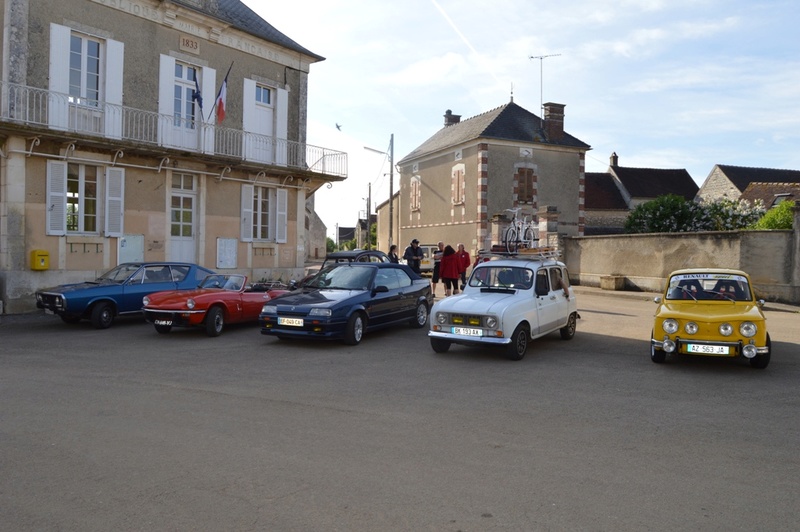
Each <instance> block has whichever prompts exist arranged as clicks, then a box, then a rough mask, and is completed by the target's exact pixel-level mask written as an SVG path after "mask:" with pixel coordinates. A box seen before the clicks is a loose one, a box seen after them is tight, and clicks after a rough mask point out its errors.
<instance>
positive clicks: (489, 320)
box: [486, 316, 497, 329]
mask: <svg viewBox="0 0 800 532" xmlns="http://www.w3.org/2000/svg"><path fill="white" fill-rule="evenodd" d="M486 327H488V328H489V329H494V328H495V327H497V318H495V317H494V316H487V317H486Z"/></svg>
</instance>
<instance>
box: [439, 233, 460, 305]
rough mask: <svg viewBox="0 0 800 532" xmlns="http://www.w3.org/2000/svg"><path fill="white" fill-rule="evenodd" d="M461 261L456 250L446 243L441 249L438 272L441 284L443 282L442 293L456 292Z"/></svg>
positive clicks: (446, 294) (453, 293) (454, 293)
mask: <svg viewBox="0 0 800 532" xmlns="http://www.w3.org/2000/svg"><path fill="white" fill-rule="evenodd" d="M460 269H461V263H460V262H459V258H458V256H457V255H456V250H454V249H453V246H451V245H449V244H448V245H447V247H445V248H444V250H443V251H442V259H441V265H440V267H439V273H440V274H441V277H442V284H444V295H445V296H449V295H451V294H452V295H456V294H457V293H458V277H459V270H460Z"/></svg>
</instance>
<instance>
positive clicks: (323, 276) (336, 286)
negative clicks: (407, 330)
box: [259, 262, 432, 345]
mask: <svg viewBox="0 0 800 532" xmlns="http://www.w3.org/2000/svg"><path fill="white" fill-rule="evenodd" d="M431 303H432V296H431V285H430V282H429V281H428V280H427V279H423V278H422V277H420V276H419V275H417V274H416V273H414V272H413V271H412V270H411V268H409V267H408V266H406V265H405V264H392V263H384V262H352V263H339V264H331V265H330V266H327V267H325V268H323V269H322V270H321V271H320V272H319V274H317V275H316V276H315V277H314V278H313V279H312V280H311V281H310V282H309V283H308V284H306V285H304V286H303V287H302V288H301V289H300V290H298V291H295V292H290V293H288V294H285V295H283V296H281V297H279V298H276V299H273V300H272V301H268V302H267V303H265V304H264V308H263V309H262V310H261V315H260V316H259V322H260V323H261V327H262V328H261V333H262V334H268V335H274V336H277V337H278V338H341V339H343V340H344V342H345V343H346V344H349V345H356V344H358V343H359V342H361V338H362V336H363V335H364V332H366V331H370V330H373V329H378V328H381V327H388V326H390V325H395V324H398V323H408V324H410V325H411V326H412V327H416V328H421V327H425V324H426V323H427V322H428V310H429V309H430V307H431Z"/></svg>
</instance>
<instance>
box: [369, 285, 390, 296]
mask: <svg viewBox="0 0 800 532" xmlns="http://www.w3.org/2000/svg"><path fill="white" fill-rule="evenodd" d="M388 291H389V287H388V286H386V285H383V284H379V285H378V286H376V287H375V288H373V289H372V293H373V294H380V293H382V292H388Z"/></svg>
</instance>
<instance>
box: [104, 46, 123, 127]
mask: <svg viewBox="0 0 800 532" xmlns="http://www.w3.org/2000/svg"><path fill="white" fill-rule="evenodd" d="M124 59H125V45H124V44H122V43H121V42H119V41H113V40H111V39H108V40H106V72H105V84H106V88H105V102H106V103H109V104H112V107H106V109H105V135H106V137H110V138H114V139H119V138H122V107H121V106H122V67H123V62H124ZM117 106H119V107H117Z"/></svg>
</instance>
